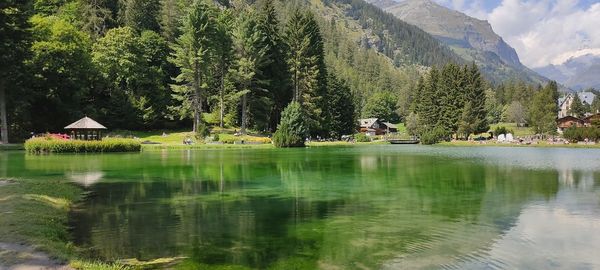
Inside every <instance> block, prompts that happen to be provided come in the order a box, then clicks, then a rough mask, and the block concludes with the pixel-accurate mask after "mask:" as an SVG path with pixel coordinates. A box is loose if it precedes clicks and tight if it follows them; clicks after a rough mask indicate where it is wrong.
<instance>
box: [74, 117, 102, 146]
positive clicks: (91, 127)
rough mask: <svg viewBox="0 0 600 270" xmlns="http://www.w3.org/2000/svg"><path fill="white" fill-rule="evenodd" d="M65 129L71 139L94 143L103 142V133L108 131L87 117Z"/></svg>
mask: <svg viewBox="0 0 600 270" xmlns="http://www.w3.org/2000/svg"><path fill="white" fill-rule="evenodd" d="M65 129H66V130H67V131H68V132H69V135H70V136H71V139H74V140H86V141H92V140H101V139H102V131H104V130H106V127H105V126H103V125H101V124H99V123H98V122H96V121H94V119H92V118H89V117H87V116H86V117H84V118H81V119H79V120H77V121H76V122H74V123H73V124H70V125H68V126H66V127H65Z"/></svg>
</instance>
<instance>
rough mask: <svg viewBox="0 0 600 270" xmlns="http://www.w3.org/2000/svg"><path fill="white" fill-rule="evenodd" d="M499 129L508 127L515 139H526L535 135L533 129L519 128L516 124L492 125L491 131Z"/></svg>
mask: <svg viewBox="0 0 600 270" xmlns="http://www.w3.org/2000/svg"><path fill="white" fill-rule="evenodd" d="M497 127H506V128H507V129H508V130H512V131H513V132H514V133H513V135H514V136H515V137H525V136H532V135H535V132H533V129H532V128H531V127H517V124H516V123H498V124H493V125H490V130H492V131H493V130H494V129H496V128H497Z"/></svg>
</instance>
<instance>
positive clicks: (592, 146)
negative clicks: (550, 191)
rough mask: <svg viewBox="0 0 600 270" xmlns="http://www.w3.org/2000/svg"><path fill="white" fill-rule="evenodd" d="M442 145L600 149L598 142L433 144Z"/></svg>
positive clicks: (465, 142)
mask: <svg viewBox="0 0 600 270" xmlns="http://www.w3.org/2000/svg"><path fill="white" fill-rule="evenodd" d="M435 145H437V146H444V147H507V148H510V147H515V148H527V147H531V148H571V149H600V144H577V143H570V144H550V143H548V142H541V143H538V144H516V143H497V142H472V141H452V142H441V143H438V144H435Z"/></svg>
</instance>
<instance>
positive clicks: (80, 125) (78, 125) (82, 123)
mask: <svg viewBox="0 0 600 270" xmlns="http://www.w3.org/2000/svg"><path fill="white" fill-rule="evenodd" d="M65 129H106V127H105V126H103V125H101V124H99V123H98V122H96V121H94V119H92V118H89V117H87V116H86V117H84V118H81V119H79V120H77V122H75V123H73V124H70V125H68V126H66V127H65Z"/></svg>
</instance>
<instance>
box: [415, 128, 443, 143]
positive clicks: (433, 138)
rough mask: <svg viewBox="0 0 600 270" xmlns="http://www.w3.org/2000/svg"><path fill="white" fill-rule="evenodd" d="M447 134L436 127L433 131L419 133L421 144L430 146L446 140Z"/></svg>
mask: <svg viewBox="0 0 600 270" xmlns="http://www.w3.org/2000/svg"><path fill="white" fill-rule="evenodd" d="M446 133H447V132H446V131H445V130H444V129H443V128H441V127H437V128H434V129H428V130H424V131H423V132H421V144H425V145H431V144H436V143H439V142H440V141H443V140H445V139H447V134H446Z"/></svg>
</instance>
